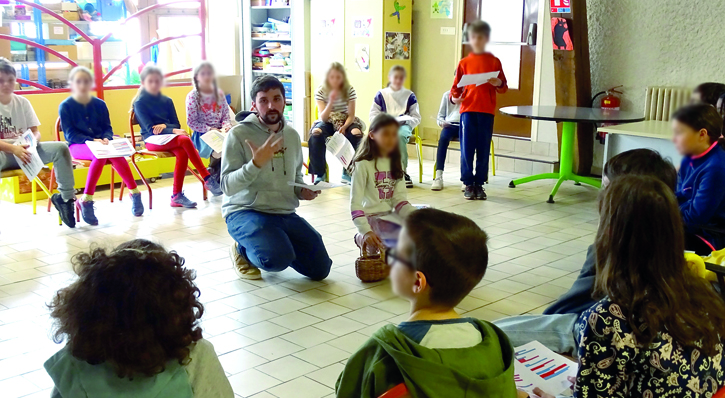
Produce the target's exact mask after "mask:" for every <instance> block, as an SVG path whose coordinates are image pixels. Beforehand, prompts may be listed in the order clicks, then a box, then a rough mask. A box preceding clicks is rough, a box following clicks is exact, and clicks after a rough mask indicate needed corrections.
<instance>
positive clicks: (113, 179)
mask: <svg viewBox="0 0 725 398" xmlns="http://www.w3.org/2000/svg"><path fill="white" fill-rule="evenodd" d="M61 132H63V128H62V125H61V123H60V118H58V119H56V120H55V129H54V133H55V140H56V141H58V142H60V133H61ZM131 158H133V156H132V157H131ZM73 163H76V164H80V165H82V166H83V167H86V168H88V167H90V165H91V161H90V160H81V159H73ZM108 166H111V203H113V198H114V196H115V194H114V190H115V189H116V173H117V171H116V169H115V168H114V167H113V165H112V164H110V163H109V164H108ZM133 167H134V168H135V169H136V172H137V173H138V175H139V177H141V181H143V183H144V185H146V189H147V190H148V193H149V209H152V208H153V194H152V193H151V186H149V184H148V182H147V181H146V177H144V175H143V173H141V170H140V169H139V168H138V166H137V165H136V163H133ZM119 176H120V174H119ZM54 179H55V174H51V175H50V186H51V187H52V186H53V181H54ZM123 186H124V182H123V180H122V181H121V192H120V194H119V195H118V201H119V202H120V201H122V200H123ZM50 205H51V203H50V201H48V211H50ZM80 219H81V214H80V209H79V208H78V207H76V220H80Z"/></svg>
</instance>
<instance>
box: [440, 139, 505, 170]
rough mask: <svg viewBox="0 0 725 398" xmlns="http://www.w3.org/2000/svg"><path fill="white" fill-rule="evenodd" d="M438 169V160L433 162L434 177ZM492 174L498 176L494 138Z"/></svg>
mask: <svg viewBox="0 0 725 398" xmlns="http://www.w3.org/2000/svg"><path fill="white" fill-rule="evenodd" d="M436 171H438V162H437V161H436V162H435V163H433V178H435V176H436ZM491 174H492V175H493V176H494V177H496V152H495V150H494V148H493V140H491Z"/></svg>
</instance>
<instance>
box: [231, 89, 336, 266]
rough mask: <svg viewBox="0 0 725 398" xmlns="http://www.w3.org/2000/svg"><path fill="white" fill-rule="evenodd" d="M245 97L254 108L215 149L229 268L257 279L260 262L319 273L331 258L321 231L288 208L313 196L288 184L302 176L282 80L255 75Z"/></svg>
mask: <svg viewBox="0 0 725 398" xmlns="http://www.w3.org/2000/svg"><path fill="white" fill-rule="evenodd" d="M251 97H252V103H253V105H254V108H255V109H256V111H257V112H258V113H256V114H254V113H253V114H250V115H249V116H247V117H246V118H245V119H244V120H243V121H242V122H241V123H240V124H238V125H237V126H235V127H234V128H232V129H231V130H230V131H229V136H228V137H227V139H226V141H225V142H224V156H223V157H222V175H221V186H222V191H224V203H223V205H222V215H223V216H224V218H225V219H226V222H227V229H228V230H229V234H230V235H231V236H232V238H234V240H235V243H234V245H232V248H231V252H230V255H231V258H232V261H233V263H234V270H235V271H236V272H237V275H239V277H240V278H243V279H260V278H261V272H260V271H259V269H260V268H261V269H263V270H265V271H267V272H279V271H282V270H284V269H285V268H287V267H292V268H293V269H294V270H295V271H297V272H299V273H300V274H302V275H304V276H306V277H308V278H311V279H313V280H322V279H325V278H326V277H327V275H328V274H329V273H330V267H331V266H332V260H330V257H329V256H328V255H327V250H325V245H324V243H323V242H322V237H321V236H320V234H319V233H318V232H317V231H315V229H314V228H312V226H311V225H310V224H308V223H307V221H305V220H304V219H303V218H302V217H300V216H298V215H297V214H296V213H295V209H296V208H297V207H298V206H299V204H300V202H299V201H300V199H302V200H313V199H315V198H316V197H317V195H318V193H319V192H315V191H311V190H309V189H306V188H298V187H292V186H290V185H289V182H298V183H302V145H301V144H300V136H299V134H297V131H295V129H293V128H292V127H290V126H288V125H287V124H286V123H285V120H284V117H283V116H282V112H283V111H284V107H285V90H284V86H283V85H282V83H281V82H280V81H279V80H277V79H276V78H275V77H272V76H265V77H261V78H259V79H257V80H256V81H255V82H254V85H253V86H252V91H251Z"/></svg>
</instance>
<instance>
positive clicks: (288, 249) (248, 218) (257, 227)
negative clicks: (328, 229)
mask: <svg viewBox="0 0 725 398" xmlns="http://www.w3.org/2000/svg"><path fill="white" fill-rule="evenodd" d="M226 221H227V230H229V235H231V237H232V238H234V240H235V241H236V242H237V243H238V244H239V250H240V254H241V255H242V256H244V257H245V258H246V259H247V260H248V261H249V262H250V263H251V264H252V265H254V266H255V267H257V268H260V269H263V270H265V271H267V272H280V271H283V270H285V269H287V268H288V267H292V268H293V269H294V270H295V271H297V272H299V273H300V274H302V275H304V276H306V277H308V278H310V279H313V280H316V281H319V280H323V279H325V278H327V275H328V274H329V273H330V268H331V266H332V260H331V259H330V256H329V255H328V254H327V250H326V249H325V244H324V243H323V242H322V236H320V234H319V233H318V232H317V231H316V230H315V229H314V228H312V226H311V225H310V224H309V223H307V221H305V219H304V218H302V217H300V216H298V215H297V214H294V213H293V214H269V213H261V212H258V211H254V210H244V211H238V212H236V213H232V214H230V215H229V216H227V219H226Z"/></svg>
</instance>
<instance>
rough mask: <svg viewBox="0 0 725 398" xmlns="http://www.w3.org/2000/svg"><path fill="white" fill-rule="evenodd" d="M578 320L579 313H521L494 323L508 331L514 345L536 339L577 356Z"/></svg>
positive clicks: (547, 345)
mask: <svg viewBox="0 0 725 398" xmlns="http://www.w3.org/2000/svg"><path fill="white" fill-rule="evenodd" d="M578 320H579V315H578V314H556V315H520V316H512V317H509V318H503V319H499V320H497V321H494V322H493V324H494V325H496V326H498V327H499V328H500V329H501V330H503V332H504V333H506V336H508V338H509V340H510V341H511V345H513V346H514V347H518V346H521V345H524V344H527V343H530V342H532V341H534V340H536V341H538V342H540V343H541V344H543V345H544V346H545V347H546V348H548V349H550V350H552V351H554V352H558V353H563V354H572V355H573V356H575V357H576V356H577V343H576V338H575V335H576V334H578V332H579V330H578V328H579V325H578Z"/></svg>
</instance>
